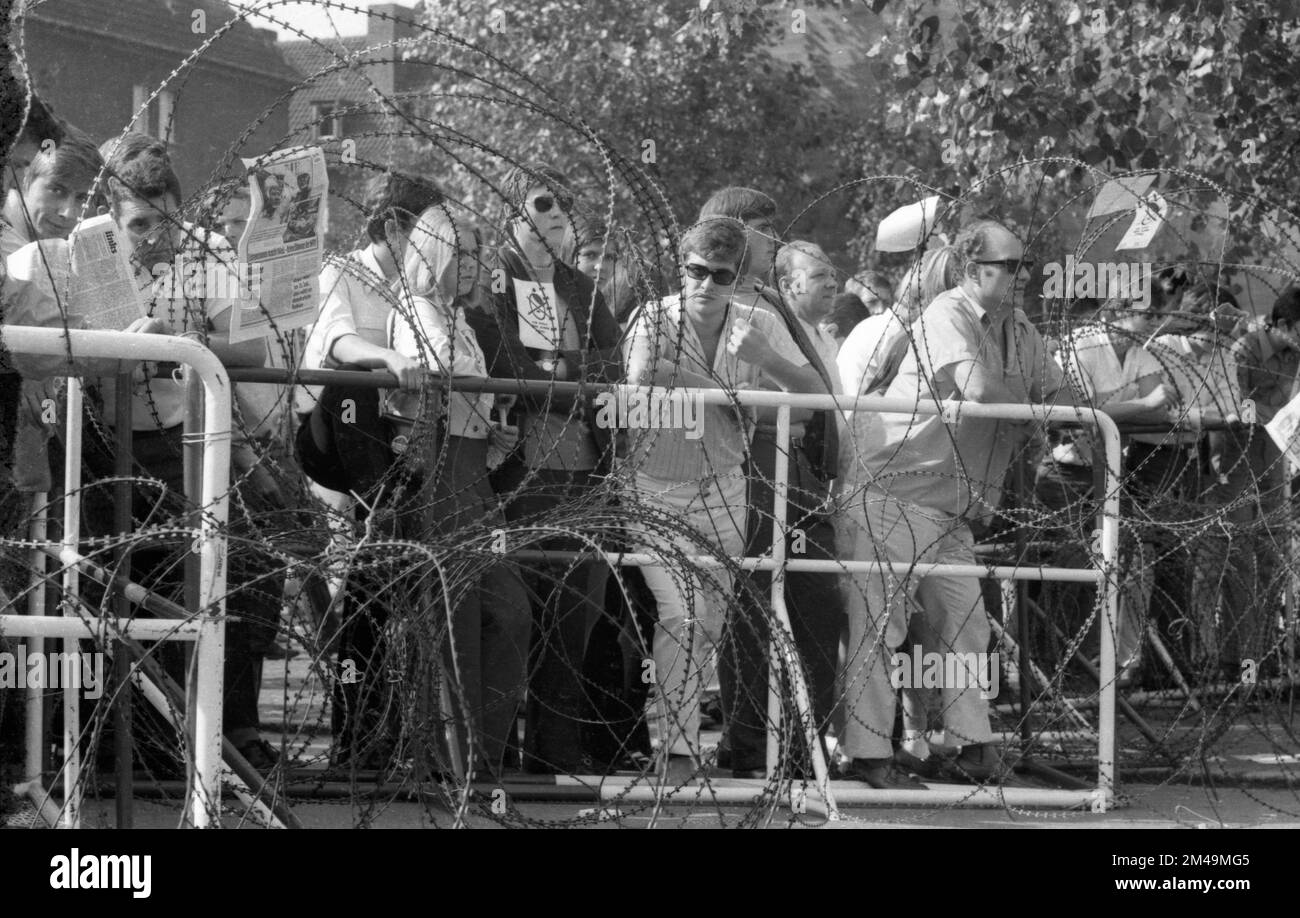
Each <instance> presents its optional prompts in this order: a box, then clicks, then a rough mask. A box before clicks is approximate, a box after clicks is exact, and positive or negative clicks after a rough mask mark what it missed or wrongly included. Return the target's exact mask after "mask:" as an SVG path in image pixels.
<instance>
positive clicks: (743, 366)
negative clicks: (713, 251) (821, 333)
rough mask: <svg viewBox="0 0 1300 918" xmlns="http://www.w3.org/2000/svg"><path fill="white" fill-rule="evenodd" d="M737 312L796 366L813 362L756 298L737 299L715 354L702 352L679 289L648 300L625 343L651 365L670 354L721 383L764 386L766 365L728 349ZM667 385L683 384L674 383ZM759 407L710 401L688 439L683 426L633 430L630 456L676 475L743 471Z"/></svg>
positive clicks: (650, 469) (654, 470)
mask: <svg viewBox="0 0 1300 918" xmlns="http://www.w3.org/2000/svg"><path fill="white" fill-rule="evenodd" d="M736 319H746V320H748V321H749V323H750V324H751V325H753V326H754V328H755V329H757V330H758V331H760V332H762V333H763V334H764V335H765V336H766V337H767V341H768V344H769V345H771V347H772V349H773V350H774V351H775V352H776V353H777V354H778V355H780V356H781V357H783V358H784V359H786V360H788V361H789V362H790V363H792V364H794V365H795V366H803V365H804V364H806V363H807V361H806V360H805V359H804V357H803V354H801V353H800V351H799V346H798V345H797V344H795V342H794V339H793V338H791V337H790V333H789V332H788V331H787V330H786V328H785V326H784V325H783V324H782V322H781V319H780V318H779V317H777V316H776V315H775V314H774V313H772V312H770V311H768V310H766V309H762V308H760V307H757V306H752V305H743V304H739V303H736V302H734V301H733V302H732V303H731V304H730V306H729V307H728V312H727V317H726V319H725V321H724V324H723V332H722V336H721V337H720V338H719V340H718V347H717V351H716V353H715V354H714V355H713V360H712V362H711V363H710V362H708V361H707V360H706V359H705V356H704V345H703V344H701V342H700V337H699V335H698V333H697V332H696V330H695V325H694V323H693V322H691V321H689V320H688V318H687V316H686V313H685V310H684V309H683V307H682V302H681V298H680V297H679V296H671V297H668V298H666V299H663V300H660V301H658V302H655V303H649V304H647V305H646V306H645V307H644V308H643V309H642V310H641V311H640V312H639V313H637V316H636V319H635V321H634V322H633V323H632V326H631V328H630V330H629V332H628V336H627V342H626V345H625V348H626V354H627V366H632V365H633V364H634V362H635V364H636V365H646V364H647V363H648V364H649V365H651V366H653V365H654V364H655V362H656V361H666V362H667V363H670V364H673V365H674V366H678V367H681V368H682V369H683V370H687V371H690V372H692V373H697V374H699V375H702V376H709V377H711V378H712V379H713V380H714V383H715V385H716V386H717V387H719V388H723V389H731V390H735V389H754V388H758V385H759V382H760V380H761V379H762V376H763V373H762V370H761V369H759V368H758V367H757V366H755V365H754V364H751V363H748V362H746V361H743V360H740V359H739V358H737V357H735V356H733V355H732V354H729V353H728V352H727V336H728V333H729V329H730V328H731V324H732V322H733V321H734V320H736ZM666 388H667V391H668V392H669V393H671V392H672V390H673V389H675V388H679V387H676V386H672V385H669V386H668V387H666ZM754 414H755V412H754V409H753V408H740V407H738V406H736V405H704V406H701V408H700V434H701V435H700V436H699V437H698V438H697V439H688V438H687V437H686V431H685V430H675V429H648V430H629V431H628V441H629V460H628V461H629V463H630V464H631V465H632V466H633V467H634V468H635V469H637V471H639V472H642V473H643V474H646V475H650V476H653V477H655V478H658V479H661V480H665V481H674V482H684V481H702V480H703V479H705V478H707V477H709V476H713V475H717V476H725V475H729V474H732V473H738V470H739V468H740V466H741V464H742V463H743V462H744V461H745V453H746V452H747V449H746V447H747V444H748V441H749V436H750V434H751V433H752V432H753V426H754Z"/></svg>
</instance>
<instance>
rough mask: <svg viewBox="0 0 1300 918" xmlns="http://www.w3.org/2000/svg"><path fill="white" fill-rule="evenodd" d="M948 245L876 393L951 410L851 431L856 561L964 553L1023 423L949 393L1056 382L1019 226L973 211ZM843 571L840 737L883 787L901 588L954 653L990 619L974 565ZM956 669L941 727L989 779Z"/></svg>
mask: <svg viewBox="0 0 1300 918" xmlns="http://www.w3.org/2000/svg"><path fill="white" fill-rule="evenodd" d="M955 246H956V248H957V250H958V257H959V258H960V259H961V263H962V279H961V284H960V285H959V286H958V287H955V288H954V289H952V290H949V291H947V292H945V293H943V294H941V295H940V296H939V297H937V298H936V299H935V300H934V301H933V302H932V303H931V304H930V305H929V306H928V307H926V309H925V311H924V312H923V313H922V314H921V318H920V319H918V320H917V321H916V322H915V323H914V324H913V325H912V330H911V334H912V339H913V344H912V347H911V348H910V349H909V350H908V352H907V354H906V355H905V356H904V358H903V362H902V364H901V365H900V366H899V369H898V373H897V375H896V376H895V377H894V381H893V382H892V383H891V384H890V386H889V389H888V391H887V392H886V395H887V396H888V397H890V398H900V399H903V398H905V399H912V400H914V401H915V402H916V403H917V404H918V405H919V404H921V403H922V402H925V403H927V404H934V403H935V402H940V403H948V405H949V407H950V408H955V409H956V410H955V411H948V412H945V414H948V415H949V417H944V416H943V415H938V414H920V413H915V414H882V415H880V420H879V423H878V424H877V426H876V430H878V431H879V432H880V436H879V438H878V439H877V440H876V441H875V442H869V443H859V444H858V448H859V450H860V451H861V456H862V461H863V463H864V464H865V466H866V468H867V469H869V470H871V471H872V472H873V473H874V476H875V483H873V484H872V485H870V486H869V487H868V488H867V489H866V490H865V493H864V494H863V496H862V499H861V500H862V504H861V512H863V513H864V514H865V516H864V518H862V519H861V520H860V524H862V523H865V528H864V529H863V530H862V532H860V533H859V536H858V539H857V547H856V551H855V553H854V555H855V558H856V560H858V561H869V562H870V561H878V562H902V563H905V564H914V563H917V562H939V563H944V564H974V563H975V553H974V538H973V536H972V533H971V523H972V522H975V521H978V520H981V519H983V518H985V517H987V516H988V515H990V514H991V513H992V512H993V510H994V509H996V507H997V504H998V501H999V498H1000V496H1001V495H1000V491H1001V485H1002V482H1003V480H1004V478H1005V476H1006V473H1007V470H1008V468H1009V467H1010V463H1011V458H1012V454H1013V451H1014V449H1015V448H1016V445H1017V443H1018V441H1019V439H1020V436H1021V431H1020V430H1019V429H1018V428H1021V426H1022V425H1019V424H1015V423H1013V422H1008V421H998V420H992V419H985V418H971V417H965V416H962V414H961V413H960V403H961V402H963V401H967V402H976V403H1007V402H1010V403H1020V404H1025V403H1040V402H1045V401H1046V402H1051V401H1053V400H1055V399H1056V398H1057V395H1056V393H1057V391H1058V390H1060V389H1061V388H1062V386H1063V376H1062V373H1061V369H1060V367H1059V366H1057V364H1056V362H1055V361H1054V360H1053V359H1052V358H1051V355H1050V354H1049V352H1048V349H1047V345H1046V343H1045V342H1044V341H1043V339H1042V336H1041V335H1039V333H1038V331H1037V330H1036V329H1035V328H1034V326H1033V325H1032V324H1031V323H1030V322H1029V320H1028V318H1027V317H1026V316H1025V314H1024V312H1023V311H1021V310H1020V309H1018V308H1016V307H1017V300H1018V298H1019V296H1020V294H1021V291H1020V284H1021V281H1022V280H1023V279H1024V278H1025V276H1026V274H1027V272H1026V266H1027V264H1028V262H1027V260H1026V259H1025V258H1024V249H1023V247H1022V246H1021V243H1020V240H1019V239H1017V238H1016V236H1015V235H1014V234H1013V233H1012V232H1011V231H1010V230H1009V229H1007V228H1006V227H1005V226H1003V225H1002V224H1001V223H998V222H996V221H993V220H979V221H977V222H975V223H973V224H971V225H970V226H968V227H966V228H965V229H963V230H962V232H961V233H960V235H959V236H958V238H957V240H956V242H955ZM1067 396H1068V393H1067ZM1066 400H1067V401H1068V398H1067V399H1066ZM954 403H955V404H954ZM853 579H854V585H855V586H854V589H853V590H851V591H850V602H849V609H848V617H849V659H848V664H847V672H846V674H845V685H846V686H848V691H847V697H846V698H845V704H846V706H847V709H848V718H847V720H848V723H847V726H846V729H845V736H844V737H843V738H842V739H843V744H842V745H843V748H844V750H845V753H846V754H847V756H848V757H850V758H851V762H850V764H849V766H848V773H849V775H850V776H851V777H856V778H858V779H859V780H862V781H865V782H866V783H868V784H870V785H871V786H872V787H876V788H885V787H895V786H899V785H900V784H902V782H903V779H902V778H900V777H899V776H898V775H897V774H896V773H895V772H894V771H893V768H892V756H893V750H892V746H891V742H890V735H891V733H892V731H893V724H894V712H895V695H894V691H895V690H894V687H893V685H892V684H891V679H890V670H891V667H892V665H893V664H892V655H893V653H894V651H895V649H899V648H900V645H902V644H903V643H904V638H905V636H906V634H907V617H908V614H909V612H910V607H912V606H913V603H912V602H911V600H912V599H917V600H919V604H917V612H918V614H922V615H924V616H925V620H924V622H923V623H922V628H923V629H925V630H926V633H927V634H928V635H929V637H930V641H929V642H928V643H930V644H932V645H933V646H934V648H935V649H936V650H937V651H938V652H939V653H941V654H962V655H963V656H961V657H956V658H955V661H954V662H957V661H974V660H977V659H981V658H982V655H983V654H985V653H986V651H987V650H988V643H989V632H990V627H989V623H988V618H987V615H986V613H985V610H984V601H983V599H982V598H981V593H980V585H979V581H978V580H977V579H976V578H974V577H955V576H952V575H948V574H938V575H929V576H923V577H919V578H918V577H913V576H908V575H906V574H904V575H897V574H891V573H890V572H889V571H887V570H886V571H881V572H874V573H869V574H857V575H855V576H854V578H853ZM900 581H901V582H900ZM902 649H903V651H904V653H908V654H910V653H912V652H913V651H912V649H911V648H902ZM965 654H979V655H981V657H975V656H964V655H965ZM945 662H947V657H945ZM968 668H969V667H968V666H966V665H963V669H968ZM965 675H966V677H967V678H965V679H962V680H956V682H955V684H953V685H948V684H945V685H944V686H943V687H942V694H943V712H944V718H943V723H944V730H945V734H946V737H947V738H948V740H949V742H950V743H954V744H961V746H962V751H961V754H960V756H958V758H957V760H956V762H955V773H954V775H953V776H954V777H959V778H965V779H967V780H973V781H985V780H989V779H997V778H998V777H1000V773H1001V771H1002V764H1001V762H1000V761H999V759H1000V757H999V756H998V754H997V751H996V748H995V747H994V746H993V745H992V739H993V734H992V732H991V730H990V728H989V714H988V700H987V699H986V698H982V697H981V695H980V685H979V684H978V683H979V678H978V677H979V675H980V674H979V673H976V672H973V671H971V672H966V673H965Z"/></svg>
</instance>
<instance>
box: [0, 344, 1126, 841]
mask: <svg viewBox="0 0 1300 918" xmlns="http://www.w3.org/2000/svg"><path fill="white" fill-rule="evenodd" d="M5 333H6V336H7V343H8V345H9V347H10V349H11V350H13V351H17V352H20V353H31V354H51V355H61V354H66V353H68V349H69V346H70V347H71V351H72V354H73V355H74V356H76V357H100V358H119V359H122V360H129V361H133V360H155V361H163V360H166V361H178V362H182V363H186V364H188V365H190V366H192V367H193V368H194V369H195V370H196V371H197V372H198V374H199V375H200V377H201V378H202V380H203V384H204V389H205V392H206V395H207V398H206V399H205V401H204V406H203V415H204V421H203V428H202V430H203V438H202V439H203V457H204V461H203V463H202V466H203V467H202V487H201V497H200V501H199V506H200V507H201V508H202V513H201V514H200V516H199V519H198V521H197V525H196V529H197V531H198V537H197V542H196V544H197V546H198V549H199V551H198V554H199V558H200V572H199V573H200V576H199V584H198V594H197V597H196V603H195V605H194V608H193V609H192V610H191V611H192V612H198V613H199V614H198V621H197V622H193V623H189V624H188V625H178V624H177V623H176V622H174V621H154V622H149V621H139V620H131V621H123V620H121V619H120V618H104V619H95V618H93V617H89V616H87V617H84V618H83V619H82V621H81V622H79V623H70V622H66V621H63V622H59V621H58V620H51V619H47V618H44V617H43V616H40V617H34V616H3V617H0V630H3V631H5V632H6V633H12V634H29V635H35V636H51V637H53V636H65V637H66V636H67V635H68V634H69V630H68V626H69V625H75V627H74V631H75V633H76V634H77V635H78V636H83V635H84V633H86V632H89V633H90V634H95V633H96V631H95V626H96V625H98V626H99V628H100V629H101V630H102V631H103V633H105V634H112V635H114V636H119V637H125V636H126V631H127V629H130V631H131V632H132V634H133V635H135V636H139V637H145V638H148V639H154V638H155V637H156V638H157V639H182V640H185V639H193V640H196V641H197V643H198V649H197V652H198V657H199V665H198V679H197V687H196V693H197V704H196V714H195V746H196V755H195V766H196V782H195V786H194V791H193V795H192V797H191V800H190V807H191V813H192V819H193V823H194V825H196V826H200V827H205V826H209V825H213V824H216V823H217V821H218V820H217V819H216V816H217V814H219V812H220V791H221V783H220V782H221V768H220V765H221V732H222V731H221V710H222V660H223V655H224V637H225V619H224V609H225V594H226V583H225V573H226V571H225V561H226V553H225V543H224V537H223V534H222V533H221V530H223V529H224V527H225V524H226V520H227V510H228V507H227V499H228V495H227V489H228V481H229V478H228V476H229V464H230V417H231V408H230V404H231V390H230V383H231V381H235V382H248V383H278V384H288V383H294V382H297V383H305V384H325V383H329V382H346V383H349V384H358V385H365V386H373V387H376V388H383V387H389V388H391V387H394V386H395V385H396V380H395V379H394V378H393V377H392V376H391V375H390V374H387V373H380V372H374V373H369V372H343V371H299V372H297V373H294V372H292V371H287V370H277V369H232V370H230V371H228V372H227V371H226V370H225V369H224V368H223V367H222V366H221V364H220V363H219V362H218V361H217V359H216V357H215V356H214V355H213V354H212V353H211V352H210V351H208V350H206V349H205V348H203V347H202V346H200V345H198V344H197V343H195V342H192V341H187V340H184V339H178V338H174V337H170V336H162V335H135V334H131V335H128V334H125V333H121V332H95V331H72V332H70V333H65V332H64V331H63V330H59V329H33V328H20V327H7V328H6V330H5ZM450 384H452V385H454V386H455V388H457V389H458V390H461V391H470V392H475V391H479V392H500V393H510V394H517V393H521V392H536V393H539V394H546V393H547V392H550V393H554V394H567V395H574V394H577V393H578V392H579V391H580V390H585V391H587V392H598V391H609V392H619V391H620V390H623V391H625V392H626V393H627V394H628V395H632V394H634V393H635V394H639V395H648V394H649V393H651V392H653V391H656V389H654V388H651V387H632V386H615V385H588V384H581V383H548V382H535V381H521V380H505V379H475V378H457V379H455V380H454V381H452V382H451V383H450ZM657 391H659V392H662V391H663V390H662V387H659V388H658V390H657ZM678 391H680V393H681V395H682V396H683V397H690V398H694V399H698V402H699V403H702V404H713V405H736V404H741V405H744V406H750V407H772V408H776V409H777V432H776V446H777V465H776V480H777V483H778V484H777V487H776V489H775V490H776V500H775V508H774V509H775V512H774V520H773V550H772V557H771V558H732V559H729V561H730V562H731V563H735V564H737V565H739V566H740V567H741V568H742V569H748V570H772V571H774V572H775V576H774V577H773V578H772V581H773V582H772V596H771V601H772V608H773V613H774V615H775V618H776V620H777V622H778V623H779V625H780V627H781V628H782V629H783V631H784V635H783V637H784V638H785V639H784V640H777V639H776V637H775V636H774V638H773V641H772V654H773V658H774V660H775V661H776V662H779V664H780V665H781V667H782V668H783V669H784V671H785V673H786V677H787V678H788V679H789V680H790V684H791V687H792V693H793V695H794V703H795V708H796V711H797V713H798V716H799V719H800V727H801V730H802V734H803V737H804V740H805V742H806V743H807V744H808V748H809V750H810V752H811V755H812V759H813V770H814V778H815V783H816V796H817V797H819V798H820V803H821V804H822V807H823V808H824V811H825V814H826V815H827V817H828V818H831V819H835V818H837V817H838V810H837V801H838V802H844V803H870V804H896V805H918V804H927V805H942V804H949V805H956V806H990V805H992V806H1002V805H1013V806H1060V807H1076V806H1081V805H1083V806H1091V807H1092V809H1094V810H1096V811H1104V810H1106V809H1107V808H1109V806H1110V805H1111V804H1112V803H1113V801H1114V790H1115V755H1114V745H1115V719H1114V714H1115V694H1116V689H1115V684H1114V683H1115V647H1114V639H1113V635H1114V626H1115V621H1116V619H1117V611H1118V609H1117V603H1118V588H1117V583H1116V573H1115V572H1116V569H1117V560H1118V544H1119V525H1118V524H1119V496H1118V482H1119V469H1120V441H1119V433H1118V430H1117V429H1116V427H1115V425H1114V423H1113V422H1112V421H1111V420H1110V418H1108V417H1107V416H1105V415H1104V414H1101V413H1099V412H1095V411H1091V410H1087V409H1075V408H1073V407H1054V406H1045V405H980V404H974V403H960V411H961V413H962V414H963V415H965V416H966V417H975V418H989V419H1004V420H1034V421H1038V422H1040V423H1047V422H1050V421H1056V422H1068V423H1075V424H1078V423H1081V422H1082V423H1090V424H1093V425H1095V426H1097V427H1098V428H1099V429H1100V431H1101V434H1102V440H1103V443H1104V447H1105V456H1106V464H1105V465H1106V467H1105V469H1104V476H1105V478H1104V480H1105V487H1104V502H1103V508H1102V529H1101V539H1100V543H1101V544H1100V548H1101V556H1102V567H1101V568H1100V569H1084V570H1080V569H1075V568H1056V567H1043V566H1036V567H1021V566H999V565H981V564H968V565H952V564H938V563H926V564H919V563H910V562H891V563H882V562H867V561H815V560H804V559H789V558H787V557H786V556H785V544H786V537H787V535H788V533H787V532H786V520H787V493H786V490H787V485H786V481H787V478H788V471H789V467H788V462H789V459H788V449H789V437H790V411H791V409H792V408H803V409H840V410H846V409H848V410H855V411H874V412H881V413H896V414H907V415H913V414H926V415H933V414H944V415H945V416H946V415H947V414H948V412H950V411H952V410H953V409H954V404H952V403H945V404H941V403H937V402H930V403H916V402H913V401H911V400H906V399H887V398H881V397H858V398H851V397H842V396H829V395H796V394H790V393H783V392H760V391H753V390H746V391H742V392H737V393H732V392H727V391H723V390H719V389H681V390H678ZM74 401H75V404H74ZM188 408H189V410H188V411H187V417H188V415H190V414H193V411H194V406H193V404H192V402H191V404H190V405H189V406H188ZM80 417H81V411H80V387H79V384H78V383H77V381H76V379H75V378H74V379H72V380H70V383H69V430H68V434H69V436H68V453H69V457H68V458H69V462H68V471H67V477H66V481H65V493H66V494H67V495H68V498H67V500H66V502H65V520H64V522H65V525H64V534H63V542H62V544H61V546H60V547H59V556H60V558H61V560H63V561H64V563H65V565H66V566H65V569H64V590H65V596H66V597H73V596H75V595H76V578H77V576H78V573H79V572H80V571H82V570H83V569H86V564H87V562H86V560H85V559H84V558H82V557H81V556H80V555H79V554H78V553H77V551H76V548H77V542H78V513H77V511H76V504H77V499H76V495H77V491H78V489H79V487H80ZM194 420H195V419H194V418H188V423H189V424H190V425H193V424H194ZM549 554H554V555H556V556H557V557H559V556H561V555H576V554H578V553H576V552H570V553H565V552H550V553H549ZM605 558H606V560H607V561H608V562H609V563H611V564H615V565H626V566H654V565H662V564H663V563H664V562H663V559H662V558H659V557H657V556H656V555H654V554H648V553H605ZM691 560H692V562H693V563H697V564H699V565H701V566H702V567H716V566H719V564H720V562H719V561H718V560H717V559H714V558H711V557H697V558H693V559H691ZM886 568H887V569H889V570H891V571H892V572H893V573H896V574H911V575H913V576H925V575H927V574H935V573H945V574H950V575H956V576H963V577H995V578H999V579H1003V580H1059V581H1074V582H1095V583H1097V584H1098V588H1099V590H1100V592H1101V595H1102V598H1103V601H1102V622H1101V627H1100V635H1101V642H1100V643H1101V659H1100V693H1101V697H1100V716H1099V729H1098V732H1097V741H1098V780H1097V786H1096V788H1095V789H1094V788H1089V789H1088V790H1082V791H1081V790H1041V789H1028V788H980V789H978V790H975V791H973V790H972V789H971V788H969V787H944V786H939V785H931V786H930V788H929V789H928V790H925V791H888V790H885V791H878V790H863V789H854V788H848V787H840V788H836V789H835V790H834V791H832V788H831V785H830V780H829V777H830V776H829V772H828V769H827V764H826V762H825V759H824V757H823V755H822V751H821V744H820V742H819V740H818V733H817V726H816V724H815V722H814V718H813V715H812V709H811V704H810V701H809V697H808V692H807V686H806V685H805V684H804V680H803V674H802V668H801V665H800V661H799V660H798V658H797V654H796V652H795V651H794V650H793V641H792V639H791V628H790V619H789V614H788V611H787V609H786V605H785V591H784V579H783V578H784V572H785V571H788V570H801V571H812V572H824V573H828V574H830V573H844V572H848V573H853V574H866V573H873V572H878V571H880V570H883V569H886ZM117 586H118V587H120V586H121V585H120V584H119V585H117ZM139 598H140V597H137V600H138V599H139ZM35 601H36V600H35V595H34V597H33V608H35ZM65 614H66V615H75V614H76V613H75V612H73V611H72V610H71V607H70V606H65ZM56 622H57V624H56ZM67 639H69V640H71V638H67ZM774 671H775V670H774ZM69 694H71V693H69ZM29 716H30V715H29ZM77 716H78V711H77V710H76V707H75V697H74V702H73V703H72V704H71V706H70V707H69V703H68V702H67V701H66V700H65V736H64V749H65V756H66V761H65V768H64V788H65V807H64V814H65V815H64V820H63V821H64V824H68V825H76V824H78V822H79V807H78V797H79V793H80V790H79V770H80V769H79V759H78V756H77V747H76V740H77V734H78V732H79V730H77V729H76V720H75V718H76V717H77ZM38 722H39V721H38ZM30 723H31V721H30V720H29V724H30ZM772 729H774V725H772V724H769V730H772ZM30 751H31V750H30V749H29V754H30ZM37 754H38V756H39V749H38V750H37ZM35 761H36V763H37V764H36V770H35V786H36V787H39V785H40V781H39V757H38V758H37V759H36V760H35ZM27 777H28V782H27V784H26V786H25V787H24V790H26V791H28V792H32V793H35V787H33V786H32V780H33V779H32V763H31V761H29V764H28V773H27ZM598 780H599V783H600V793H601V796H602V797H603V798H604V799H608V800H623V801H628V802H638V801H655V802H658V801H659V800H660V799H661V798H662V789H657V788H653V787H645V786H635V782H629V781H623V780H617V779H607V778H600V779H598ZM706 780H707V779H706ZM752 784H753V782H744V781H735V780H725V779H724V780H721V781H719V780H716V779H715V780H713V781H711V782H709V789H708V796H709V798H710V799H711V800H715V801H717V802H719V803H727V802H749V801H750V800H753V799H754V798H755V797H756V795H757V793H758V791H757V789H756V788H755V787H753V786H751V785H752ZM42 790H43V789H42ZM791 792H792V793H793V788H791ZM808 802H814V800H809V801H808Z"/></svg>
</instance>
